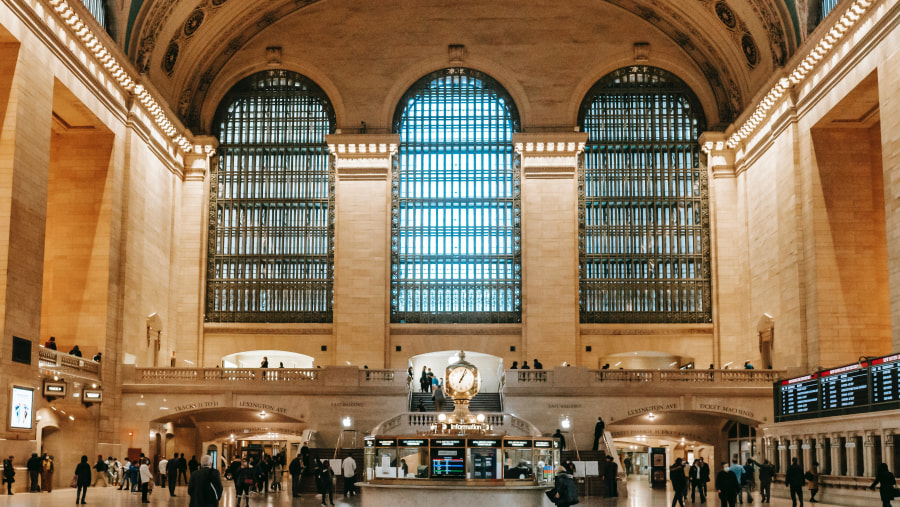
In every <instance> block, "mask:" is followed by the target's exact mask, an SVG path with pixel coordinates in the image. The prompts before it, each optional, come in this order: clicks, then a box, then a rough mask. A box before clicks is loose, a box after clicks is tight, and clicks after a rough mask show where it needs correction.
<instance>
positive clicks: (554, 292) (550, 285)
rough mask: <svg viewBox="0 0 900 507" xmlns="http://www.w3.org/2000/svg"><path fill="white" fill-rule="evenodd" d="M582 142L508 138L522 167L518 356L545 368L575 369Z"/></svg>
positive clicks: (550, 136)
mask: <svg viewBox="0 0 900 507" xmlns="http://www.w3.org/2000/svg"><path fill="white" fill-rule="evenodd" d="M586 141H587V134H585V133H577V132H576V133H543V134H530V133H525V134H515V135H514V136H513V144H514V145H515V147H516V151H517V152H518V153H519V155H520V156H521V161H522V321H523V322H525V323H527V325H526V326H523V329H524V331H523V332H524V334H525V335H524V336H523V341H524V347H525V350H524V351H523V354H522V355H523V356H524V357H539V358H541V360H542V362H544V364H545V365H546V366H545V367H548V368H552V367H553V366H557V365H560V364H562V363H563V362H568V363H569V364H572V363H574V364H579V365H580V364H581V353H582V348H581V340H580V334H579V322H578V262H579V261H578V213H579V202H578V157H579V155H580V154H581V153H582V151H583V150H584V143H585V142H586ZM586 366H592V367H593V366H595V365H586Z"/></svg>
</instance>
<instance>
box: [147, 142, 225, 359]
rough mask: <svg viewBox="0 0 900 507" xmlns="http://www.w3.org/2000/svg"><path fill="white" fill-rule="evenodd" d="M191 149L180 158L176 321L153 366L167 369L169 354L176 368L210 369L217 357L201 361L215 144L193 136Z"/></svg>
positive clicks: (217, 145) (163, 340)
mask: <svg viewBox="0 0 900 507" xmlns="http://www.w3.org/2000/svg"><path fill="white" fill-rule="evenodd" d="M194 142H195V144H194V147H193V149H192V150H191V152H190V153H187V154H185V156H184V183H182V192H181V213H180V215H179V217H178V252H179V257H178V269H177V273H178V279H177V280H176V281H175V285H176V286H177V287H178V294H177V296H176V301H177V303H176V305H175V308H177V312H178V314H177V321H176V328H175V329H174V330H163V333H166V332H172V331H174V332H173V333H172V336H169V337H168V339H166V338H163V339H161V340H160V342H161V343H163V344H168V345H169V347H170V348H169V349H168V350H166V349H164V348H163V346H162V345H161V346H160V350H159V351H158V352H157V354H156V358H157V360H156V362H155V364H154V366H156V365H159V366H168V365H169V362H170V358H171V357H172V352H175V357H176V359H177V361H178V362H177V363H176V364H175V365H176V366H182V365H185V363H184V362H183V361H184V360H185V359H186V360H189V361H193V362H194V363H195V364H198V365H202V366H214V365H215V364H217V363H218V362H219V358H218V357H210V363H206V361H205V350H204V343H203V321H204V314H205V313H206V309H205V307H204V305H205V302H206V258H207V254H208V252H207V247H208V242H207V237H208V236H209V213H210V211H209V175H210V167H211V164H212V163H213V157H214V156H215V153H216V148H218V147H219V141H218V140H217V139H216V138H215V137H212V136H202V137H196V138H195V139H194Z"/></svg>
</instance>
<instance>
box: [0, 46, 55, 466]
mask: <svg viewBox="0 0 900 507" xmlns="http://www.w3.org/2000/svg"><path fill="white" fill-rule="evenodd" d="M32 39H33V38H32ZM32 42H35V41H34V40H32ZM42 47H43V46H42V45H41V44H39V43H31V44H24V45H22V46H19V45H18V43H12V42H10V43H8V44H5V45H4V47H3V50H2V51H0V90H3V91H2V92H0V95H2V94H5V93H7V92H8V100H6V101H5V102H2V103H0V327H2V333H3V336H2V339H0V357H3V359H4V363H3V364H4V366H3V368H2V371H0V385H3V386H4V388H3V389H2V390H0V407H4V409H3V412H4V413H8V412H7V411H6V410H7V409H6V407H9V406H10V403H9V396H10V393H11V389H10V388H9V386H10V385H11V383H12V382H17V383H20V384H23V385H25V386H29V387H34V388H35V389H36V390H35V394H34V395H35V406H36V407H40V406H41V405H42V400H40V396H41V381H40V373H39V370H38V346H39V345H40V344H41V335H40V332H41V304H42V291H43V280H44V238H45V236H46V227H47V186H48V181H49V167H50V155H51V130H52V123H53V109H52V108H53V87H54V77H53V68H52V66H51V65H48V61H49V60H50V54H49V53H46V52H44V51H42V50H41V48H42ZM0 100H2V99H0ZM13 336H16V337H19V338H24V339H26V340H28V341H30V342H31V361H30V364H23V363H18V362H13V361H10V360H9V358H10V357H11V355H12V343H13ZM5 417H7V418H8V417H9V416H8V415H6V416H5ZM35 425H37V423H35ZM7 428H8V425H7V424H6V423H4V425H3V429H2V430H0V433H2V432H6V430H7ZM37 438H38V440H39V439H40V430H38V431H37ZM3 445H4V449H3V450H4V452H8V453H9V454H14V453H15V454H18V455H20V456H29V455H30V452H35V451H38V450H39V449H37V448H35V431H30V432H22V433H21V435H16V436H15V437H13V436H12V435H9V438H8V439H6V440H4V442H3ZM17 464H19V463H17ZM20 476H21V477H22V481H25V479H26V478H27V477H26V476H27V474H24V473H20Z"/></svg>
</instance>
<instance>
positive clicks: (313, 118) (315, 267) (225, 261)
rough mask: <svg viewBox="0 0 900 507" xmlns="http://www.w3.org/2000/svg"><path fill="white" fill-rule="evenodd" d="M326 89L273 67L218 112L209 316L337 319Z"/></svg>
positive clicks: (239, 86) (222, 319)
mask: <svg viewBox="0 0 900 507" xmlns="http://www.w3.org/2000/svg"><path fill="white" fill-rule="evenodd" d="M334 125H335V121H334V111H333V109H332V106H331V103H330V102H329V100H328V98H327V97H326V96H325V93H324V92H323V91H322V90H321V89H320V88H319V87H318V86H316V84H315V83H313V82H312V81H310V80H309V79H307V78H306V77H304V76H301V75H300V74H296V73H293V72H289V71H284V70H272V71H267V72H262V73H258V74H255V75H253V76H250V77H248V78H246V79H244V80H243V81H241V82H239V83H238V84H237V85H236V86H235V87H234V88H233V89H232V90H231V91H230V92H229V93H228V95H227V96H226V97H225V99H224V100H223V101H222V103H221V105H220V106H219V110H218V112H217V115H216V122H215V128H216V130H217V132H216V134H217V135H218V138H219V142H220V145H219V167H218V169H217V170H216V172H215V174H214V175H213V177H212V178H211V189H210V194H211V195H210V230H209V265H208V268H207V279H208V282H207V283H208V285H207V301H206V305H207V309H206V318H207V320H208V321H211V322H331V320H332V300H333V295H332V293H333V272H334V200H333V196H334V170H333V166H332V164H331V163H330V158H329V156H328V148H327V146H326V144H325V135H326V134H329V133H331V132H332V130H333V128H334Z"/></svg>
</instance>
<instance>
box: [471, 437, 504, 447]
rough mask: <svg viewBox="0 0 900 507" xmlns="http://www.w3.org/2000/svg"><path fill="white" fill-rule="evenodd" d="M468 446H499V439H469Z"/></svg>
mask: <svg viewBox="0 0 900 507" xmlns="http://www.w3.org/2000/svg"><path fill="white" fill-rule="evenodd" d="M469 447H500V440H499V439H486V440H482V439H473V438H470V439H469Z"/></svg>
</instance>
